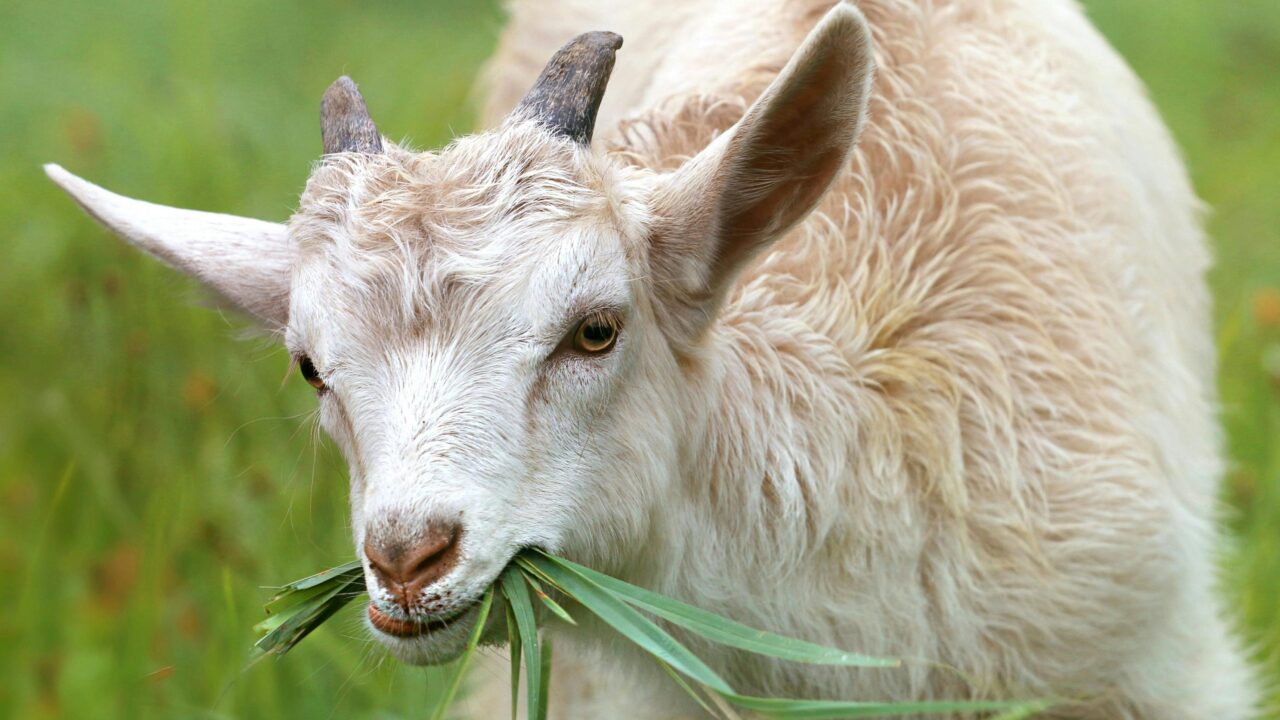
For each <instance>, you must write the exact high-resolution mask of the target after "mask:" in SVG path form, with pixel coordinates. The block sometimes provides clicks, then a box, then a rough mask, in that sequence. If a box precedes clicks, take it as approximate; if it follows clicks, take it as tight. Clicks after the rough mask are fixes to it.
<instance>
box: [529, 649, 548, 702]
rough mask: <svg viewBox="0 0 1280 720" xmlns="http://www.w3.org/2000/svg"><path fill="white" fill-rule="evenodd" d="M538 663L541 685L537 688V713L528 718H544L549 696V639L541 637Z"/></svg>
mask: <svg viewBox="0 0 1280 720" xmlns="http://www.w3.org/2000/svg"><path fill="white" fill-rule="evenodd" d="M538 664H539V665H541V666H542V687H540V688H538V713H537V714H536V715H531V716H529V717H530V720H546V718H547V706H548V701H549V700H550V698H551V693H550V690H551V639H550V638H543V639H542V657H541V658H539V661H538Z"/></svg>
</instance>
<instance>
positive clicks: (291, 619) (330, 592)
mask: <svg viewBox="0 0 1280 720" xmlns="http://www.w3.org/2000/svg"><path fill="white" fill-rule="evenodd" d="M363 591H364V585H363V583H360V584H359V585H358V586H355V587H353V584H351V583H348V584H346V585H341V584H337V583H334V584H332V587H330V586H325V590H324V592H323V593H322V594H319V595H313V594H312V589H311V588H308V589H307V590H306V591H304V592H305V593H306V594H307V595H308V598H307V599H306V600H305V601H302V602H291V603H289V604H287V605H286V606H285V607H284V608H283V609H281V610H278V611H277V613H276V614H275V615H273V616H271V617H268V618H267V619H266V620H263V621H262V622H261V623H258V625H257V626H256V628H257V629H258V630H259V632H266V634H265V635H263V636H262V637H261V638H259V639H258V642H256V643H254V647H255V648H256V649H257V650H258V651H259V652H262V653H271V654H274V655H284V654H285V653H287V652H289V651H290V650H292V649H293V647H294V646H295V645H297V644H298V643H299V642H301V641H302V639H303V638H305V637H306V636H307V635H310V634H311V632H312V631H313V630H315V629H316V628H317V627H320V625H321V624H322V623H324V621H325V620H328V619H329V618H330V617H332V616H333V614H334V613H336V612H338V611H339V610H341V609H342V608H343V607H344V606H346V604H347V603H349V602H351V601H352V600H354V599H355V598H357V597H359V596H360V595H361V594H362V593H363Z"/></svg>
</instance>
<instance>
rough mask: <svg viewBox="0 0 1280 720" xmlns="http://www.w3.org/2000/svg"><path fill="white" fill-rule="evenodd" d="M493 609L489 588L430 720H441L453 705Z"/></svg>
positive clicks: (491, 589)
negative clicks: (490, 610)
mask: <svg viewBox="0 0 1280 720" xmlns="http://www.w3.org/2000/svg"><path fill="white" fill-rule="evenodd" d="M491 607H493V588H489V589H488V590H487V591H486V592H485V594H484V599H483V600H481V601H480V612H479V613H478V614H477V615H476V626H475V627H474V628H472V629H471V635H470V636H469V637H468V638H467V647H466V649H464V650H463V651H462V656H461V657H459V658H458V661H457V664H456V665H454V667H453V673H452V674H451V675H450V676H449V682H448V683H447V685H446V686H445V693H444V696H443V697H441V698H440V704H439V705H436V710H435V712H433V713H431V720H443V718H444V714H445V713H446V712H448V711H449V706H450V705H453V698H454V696H455V695H457V694H458V688H459V687H461V685H462V676H463V675H466V673H467V665H469V664H471V656H472V655H475V653H476V645H478V644H480V636H481V635H482V634H483V633H484V625H485V623H486V622H488V620H489V609H490V608H491Z"/></svg>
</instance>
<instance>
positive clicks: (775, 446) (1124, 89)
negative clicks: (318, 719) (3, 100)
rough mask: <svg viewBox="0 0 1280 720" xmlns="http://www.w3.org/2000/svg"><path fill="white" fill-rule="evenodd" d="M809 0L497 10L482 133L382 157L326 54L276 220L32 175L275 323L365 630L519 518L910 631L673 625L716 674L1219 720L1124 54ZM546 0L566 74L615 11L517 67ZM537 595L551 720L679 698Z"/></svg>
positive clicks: (788, 606)
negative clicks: (553, 657) (816, 647)
mask: <svg viewBox="0 0 1280 720" xmlns="http://www.w3.org/2000/svg"><path fill="white" fill-rule="evenodd" d="M831 6H832V2H831V0H790V1H784V0H694V1H687V0H656V1H655V2H653V3H639V2H634V3H599V2H586V1H585V0H578V1H577V2H567V1H561V2H557V3H548V2H536V3H535V2H533V1H532V0H530V1H529V2H525V3H517V4H515V5H514V6H513V7H512V14H513V20H512V23H511V25H510V26H509V29H508V30H507V32H506V35H505V36H504V38H503V40H502V43H501V47H500V49H499V52H498V55H497V58H496V59H495V61H494V62H493V63H492V65H491V68H490V74H489V77H490V81H491V83H490V84H491V94H490V99H489V100H488V102H487V104H486V108H487V113H488V117H489V118H490V119H491V120H492V124H493V125H494V128H493V129H492V130H490V131H488V132H484V133H482V134H479V135H475V136H471V137H465V138H461V139H458V140H456V141H455V142H453V143H452V144H451V145H449V146H448V147H447V148H445V149H444V150H442V151H440V152H438V153H416V152H412V151H410V150H407V149H404V148H401V147H398V146H396V145H394V144H391V143H389V142H387V141H385V140H383V139H382V138H381V137H380V135H379V134H378V132H377V130H376V128H375V126H374V124H373V122H372V121H371V120H370V119H369V116H368V113H367V110H366V109H365V105H364V101H363V100H362V99H361V98H360V95H359V93H358V92H357V91H356V89H355V86H354V85H353V84H352V83H351V82H350V81H349V80H347V79H345V78H343V79H340V80H339V81H338V82H336V83H334V85H333V86H332V87H331V88H330V89H329V91H328V92H327V93H326V95H325V100H324V103H323V104H322V130H323V135H324V141H325V150H326V155H325V158H324V160H323V162H321V163H320V164H319V165H318V166H317V167H316V169H315V171H314V172H313V174H312V176H311V178H310V181H309V183H308V186H307V189H306V192H305V193H304V194H303V196H302V200H301V205H300V208H299V210H298V212H297V213H296V214H295V215H294V217H293V218H292V220H291V221H290V222H289V224H288V225H287V226H285V225H277V224H272V223H264V222H259V221H255V220H247V219H242V218H235V217H228V216H222V215H212V214H206V213H198V212H192V211H187V210H178V209H171V208H164V207H159V206H155V205H150V204H147V203H143V202H139V201H135V200H129V199H126V198H122V197H119V196H117V195H113V194H111V193H109V192H107V191H105V190H102V189H100V188H97V187H95V186H93V185H91V184H89V183H87V182H85V181H83V180H81V179H79V178H76V177H74V176H72V175H70V174H69V173H67V172H65V171H64V170H62V169H61V168H58V167H56V166H50V167H49V168H48V172H49V174H50V176H51V177H52V178H53V179H54V180H55V181H56V182H58V183H59V184H60V185H61V186H62V187H63V188H65V189H66V190H67V191H68V192H69V193H70V194H71V195H72V196H73V197H74V198H75V199H76V200H77V201H78V202H79V203H80V204H81V205H82V206H83V207H84V208H85V209H86V210H87V211H88V212H89V213H90V214H92V215H93V216H94V217H95V218H97V219H98V220H100V221H101V222H102V223H103V224H105V225H106V226H107V227H109V228H111V229H112V230H114V231H115V232H117V233H118V234H120V235H121V236H123V237H124V238H126V239H128V240H129V241H131V242H133V243H135V244H137V245H139V246H140V247H142V248H143V249H145V250H147V251H149V252H151V253H153V254H155V255H157V256H158V257H160V258H161V259H163V260H165V261H166V262H168V263H170V264H171V265H173V266H175V267H177V268H179V269H181V270H184V271H186V272H187V273H189V274H191V275H193V276H195V277H196V278H198V279H199V280H201V281H203V282H204V283H205V284H207V285H208V286H209V287H211V288H212V289H213V290H215V291H216V292H217V293H219V294H221V295H222V296H223V297H224V298H226V299H228V300H230V301H231V302H233V303H235V304H236V305H238V306H239V307H241V308H243V309H245V310H247V311H249V312H250V313H252V314H253V315H255V316H256V317H257V318H258V319H259V320H261V321H262V323H263V324H265V325H266V326H267V327H268V328H270V329H272V330H275V331H279V332H280V333H281V334H282V335H283V339H284V342H285V343H286V344H287V346H288V347H289V349H290V350H291V351H292V353H293V354H294V355H295V356H296V357H297V358H298V360H299V363H300V365H301V368H302V371H303V374H304V375H305V376H306V378H307V380H308V381H309V382H310V383H311V384H312V385H314V386H315V387H316V388H317V389H318V391H319V403H320V413H321V418H322V422H323V424H324V426H325V428H326V429H327V430H328V432H329V433H330V435H331V436H332V437H333V438H334V440H335V441H336V442H337V443H338V444H339V445H340V446H341V448H342V450H343V452H344V453H345V454H346V457H347V458H348V460H349V462H350V466H351V503H352V506H351V507H352V521H353V527H354V533H355V543H356V546H357V548H359V549H360V552H361V557H362V558H363V559H364V561H365V566H366V570H367V575H368V582H369V586H370V588H371V592H372V597H373V601H372V602H371V604H370V607H369V611H368V613H369V619H370V625H371V628H372V630H373V633H374V635H375V636H376V637H378V638H379V639H380V640H381V641H383V642H384V643H386V644H387V645H388V646H389V647H390V648H391V650H392V652H394V653H395V654H396V655H397V656H398V657H400V658H402V659H404V660H407V661H409V662H415V663H417V662H436V661H440V660H445V659H448V658H449V657H452V656H454V655H455V654H456V653H457V652H458V651H459V648H460V645H461V643H462V640H463V639H464V637H465V636H466V635H467V633H468V632H469V629H470V625H471V623H473V622H474V610H473V608H474V604H475V602H476V600H477V598H478V597H479V596H480V595H481V593H482V592H483V591H484V590H485V588H487V587H488V586H489V585H490V584H491V583H492V582H493V580H494V578H495V577H496V576H497V574H498V573H499V572H500V571H501V570H502V569H503V567H504V566H505V565H506V564H507V562H508V561H509V559H510V558H511V557H512V555H513V554H514V553H515V552H517V551H518V550H519V549H521V548H524V547H527V546H541V547H544V548H548V549H550V550H553V551H555V552H558V553H562V554H565V555H567V556H570V557H573V558H575V559H577V560H580V561H582V562H585V563H587V564H589V565H591V566H594V567H596V568H599V569H601V570H603V571H606V572H610V573H613V574H616V575H619V576H622V577H625V578H627V579H629V580H631V581H633V582H636V583H638V584H641V585H645V586H648V587H651V588H654V589H656V590H658V591H660V592H664V593H667V594H670V595H674V596H677V597H680V598H682V599H684V600H687V601H690V602H692V603H695V604H697V605H700V606H703V607H707V608H710V609H712V610H715V611H717V612H720V613H724V614H727V615H729V616H732V617H735V618H737V619H739V620H741V621H743V622H747V623H750V624H754V625H757V626H760V627H767V628H769V629H772V630H775V631H779V632H782V633H784V634H789V635H793V636H799V637H804V638H809V639H813V640H817V641H820V642H823V643H828V644H834V645H837V646H840V647H845V648H849V649H853V650H858V651H862V652H868V653H875V654H882V655H894V656H901V657H905V658H911V659H919V660H921V661H920V662H910V663H908V664H907V665H906V667H904V668H902V669H900V670H864V671H851V670H848V669H831V668H815V667H808V666H805V667H801V666H796V665H791V664H786V663H782V662H772V661H767V660H761V659H757V658H753V657H745V656H742V655H739V654H736V653H732V652H725V651H722V650H716V649H714V648H703V649H704V650H705V655H706V658H707V660H708V661H709V663H710V664H711V665H712V667H714V668H715V669H717V670H718V671H720V672H722V673H723V674H724V675H725V677H726V678H728V679H729V680H730V681H731V682H732V683H733V684H734V685H735V686H736V687H738V688H740V689H741V690H743V691H747V692H751V693H755V694H772V693H785V694H787V695H790V696H809V697H827V698H848V699H909V698H942V697H999V696H1043V695H1054V696H1059V697H1066V698H1070V699H1072V702H1071V703H1070V704H1068V705H1066V706H1063V709H1061V710H1060V711H1059V712H1060V713H1061V714H1062V715H1063V716H1068V717H1079V718H1188V719H1189V718H1239V717H1244V716H1246V715H1248V714H1250V712H1251V711H1252V708H1253V701H1254V692H1253V689H1252V683H1253V681H1252V678H1251V674H1250V672H1249V669H1248V667H1247V666H1246V664H1245V663H1244V661H1243V660H1242V658H1241V653H1240V651H1239V650H1238V648H1237V645H1236V643H1235V642H1234V641H1233V640H1232V639H1231V637H1230V634H1229V632H1228V629H1227V626H1226V623H1225V622H1224V619H1223V618H1222V616H1221V614H1220V608H1219V603H1218V601H1217V600H1216V599H1215V597H1214V594H1213V590H1212V586H1213V576H1214V570H1213V562H1212V557H1211V555H1212V550H1213V545H1214V542H1215V531H1214V522H1213V516H1214V503H1215V484H1216V480H1217V477H1218V475H1219V471H1220V466H1221V462H1220V457H1219V447H1218V445H1219V441H1218V430H1217V427H1216V424H1215V422H1214V417H1213V375H1214V356H1213V348H1212V344H1211V342H1210V333H1209V320H1208V317H1209V312H1208V311H1209V299H1208V295H1207V293H1206V290H1205V286H1204V283H1203V280H1202V273H1203V271H1204V269H1205V266H1206V264H1207V254H1206V249H1205V242H1204V238H1203V236H1202V233H1201V229H1200V222H1199V218H1198V205H1197V202H1196V199H1195V197H1194V196H1193V194H1192V192H1191V190H1190V188H1189V185H1188V182H1187V178H1186V175H1185V172H1184V170H1183V168H1182V166H1181V163H1180V162H1179V160H1178V157H1177V154H1176V152H1175V151H1174V149H1173V147H1172V144H1171V143H1170V141H1169V139H1168V137H1167V133H1166V131H1165V130H1164V128H1163V127H1162V126H1161V124H1160V122H1159V120H1158V118H1157V117H1156V115H1155V113H1154V112H1153V111H1152V109H1151V107H1150V106H1149V104H1148V102H1147V101H1146V100H1145V99H1144V97H1143V93H1142V90H1141V88H1140V87H1139V85H1138V83H1137V82H1136V81H1135V80H1134V78H1133V77H1132V76H1131V74H1130V73H1129V71H1128V70H1127V69H1126V68H1125V67H1124V65H1123V64H1122V62H1121V61H1120V60H1119V59H1118V58H1117V57H1116V56H1115V54H1114V53H1113V52H1112V51H1111V50H1110V49H1109V48H1108V47H1107V46H1106V44H1105V43H1104V42H1103V40H1102V39H1101V38H1100V37H1099V36H1098V35H1097V34H1096V33H1095V32H1094V30H1093V29H1092V28H1091V27H1090V26H1089V25H1088V23H1087V22H1086V21H1085V20H1084V18H1083V17H1082V15H1081V13H1080V11H1079V9H1078V8H1077V7H1076V5H1075V3H1074V2H1071V1H1070V0H952V1H946V0H861V1H860V2H858V4H857V6H858V7H857V8H855V7H854V6H853V5H845V4H841V5H837V6H836V7H835V8H834V9H833V8H832V7H831ZM859 8H860V9H859ZM864 14H865V18H866V19H865V20H864ZM591 27H608V28H612V29H615V30H618V31H620V32H622V33H624V34H625V35H626V37H627V42H628V45H627V50H626V51H625V53H624V56H623V57H624V62H623V63H622V65H621V66H620V68H619V72H618V73H617V76H616V77H615V78H614V80H613V83H612V89H611V90H610V93H609V95H608V96H607V97H606V98H605V99H604V106H603V109H600V102H601V96H602V94H603V92H604V86H605V83H606V81H607V79H608V77H609V73H610V70H611V69H612V65H613V60H614V51H615V50H616V49H617V48H618V47H619V45H620V42H621V40H620V38H618V36H616V35H613V34H611V33H589V34H587V35H582V36H579V37H578V38H576V39H575V40H573V41H571V42H570V43H569V44H568V45H566V46H564V48H563V49H562V50H561V51H560V52H559V53H557V54H556V55H555V56H554V57H553V59H552V61H551V63H550V64H549V65H547V67H546V69H545V70H544V71H543V73H542V75H541V76H539V77H538V78H537V79H536V80H535V79H534V76H535V75H536V74H537V72H538V69H539V68H540V67H541V61H540V60H541V58H545V57H547V55H549V54H550V53H551V52H552V51H553V50H554V49H555V47H557V46H559V45H560V44H561V43H562V42H564V41H565V40H566V39H567V38H568V37H570V36H571V35H572V34H573V33H575V32H578V31H580V30H582V29H586V28H591ZM810 31H811V32H810ZM806 34H807V37H806ZM797 46H798V47H799V50H795V52H794V54H792V51H793V50H794V49H795V48H796V47H797ZM873 57H874V61H873ZM877 64H878V67H879V71H878V75H877V74H876V73H874V72H873V67H874V66H875V65H877ZM873 75H876V79H875V82H874V84H873V83H872V79H873ZM530 84H532V87H533V89H532V90H529V91H528V92H526V91H525V90H526V88H527V87H529V86H530ZM513 108H514V109H513ZM597 110H600V123H599V124H600V126H601V128H602V136H603V137H602V140H603V142H600V143H598V144H597V146H596V147H592V145H591V135H592V130H593V126H594V125H595V124H596V117H597V115H596V114H597ZM864 121H865V123H866V130H865V132H863V133H862V138H861V143H860V145H859V146H858V148H857V149H856V151H854V143H855V140H856V139H857V138H858V136H859V131H860V129H861V128H862V126H863V124H864ZM551 631H552V632H555V633H557V634H558V635H560V636H562V637H561V642H560V643H559V650H558V653H557V654H558V659H557V673H556V675H555V687H554V688H553V697H554V701H553V702H554V704H555V713H554V714H556V715H557V716H559V717H580V718H639V717H670V716H673V715H680V714H693V713H694V712H695V711H696V707H692V706H690V705H689V704H688V703H687V701H685V700H684V699H683V698H682V695H681V693H680V691H679V690H678V689H677V688H676V687H675V686H674V685H673V684H672V683H670V681H669V680H668V679H666V678H665V677H663V676H662V674H661V672H660V671H657V670H654V669H652V668H651V667H650V666H649V665H648V664H646V663H645V662H643V661H642V659H640V658H638V657H635V656H633V655H632V654H631V652H630V651H627V650H625V649H622V648H619V647H618V646H617V644H616V643H612V642H611V641H610V639H609V636H607V635H605V634H604V633H603V632H601V630H600V629H599V628H596V627H592V626H590V625H584V626H583V627H581V628H577V629H571V628H563V627H555V628H553V629H552V630H551ZM926 660H927V661H935V662H924V661H926ZM935 663H936V664H935ZM943 664H945V665H946V666H950V667H953V668H958V669H960V670H962V671H963V672H964V675H963V676H962V675H960V674H959V673H957V672H956V671H954V670H950V669H946V668H944V667H943ZM496 694H497V695H500V696H503V697H505V696H506V693H505V692H503V693H496ZM474 702H482V701H474ZM477 707H478V706H477ZM496 712H498V711H497V710H494V709H492V708H485V709H477V715H478V716H480V717H495V716H496V715H491V714H490V713H496Z"/></svg>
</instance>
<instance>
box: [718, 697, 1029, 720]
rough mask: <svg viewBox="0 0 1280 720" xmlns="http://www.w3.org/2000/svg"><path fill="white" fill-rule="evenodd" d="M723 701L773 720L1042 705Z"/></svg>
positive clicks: (999, 709)
mask: <svg viewBox="0 0 1280 720" xmlns="http://www.w3.org/2000/svg"><path fill="white" fill-rule="evenodd" d="M722 695H723V697H724V698H725V699H726V700H728V701H729V702H731V703H733V704H734V705H737V706H738V707H741V708H745V709H747V710H754V711H756V712H759V713H762V714H764V715H766V716H768V717H771V718H786V719H787V720H799V719H801V718H823V719H824V720H825V719H827V718H830V719H832V720H834V719H835V718H872V717H895V716H902V715H937V714H943V713H973V712H1006V713H1008V712H1014V711H1023V710H1025V709H1027V708H1028V707H1031V706H1037V707H1038V703H1039V702H1040V701H1036V702H1034V703H1027V702H1000V701H982V700H977V701H938V702H900V703H892V702H889V703H885V702H844V701H839V700H786V699H782V698H758V697H750V696H746V695H734V694H732V693H730V694H724V693H722ZM1014 717H1018V716H1016V715H1015V716H1014Z"/></svg>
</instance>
